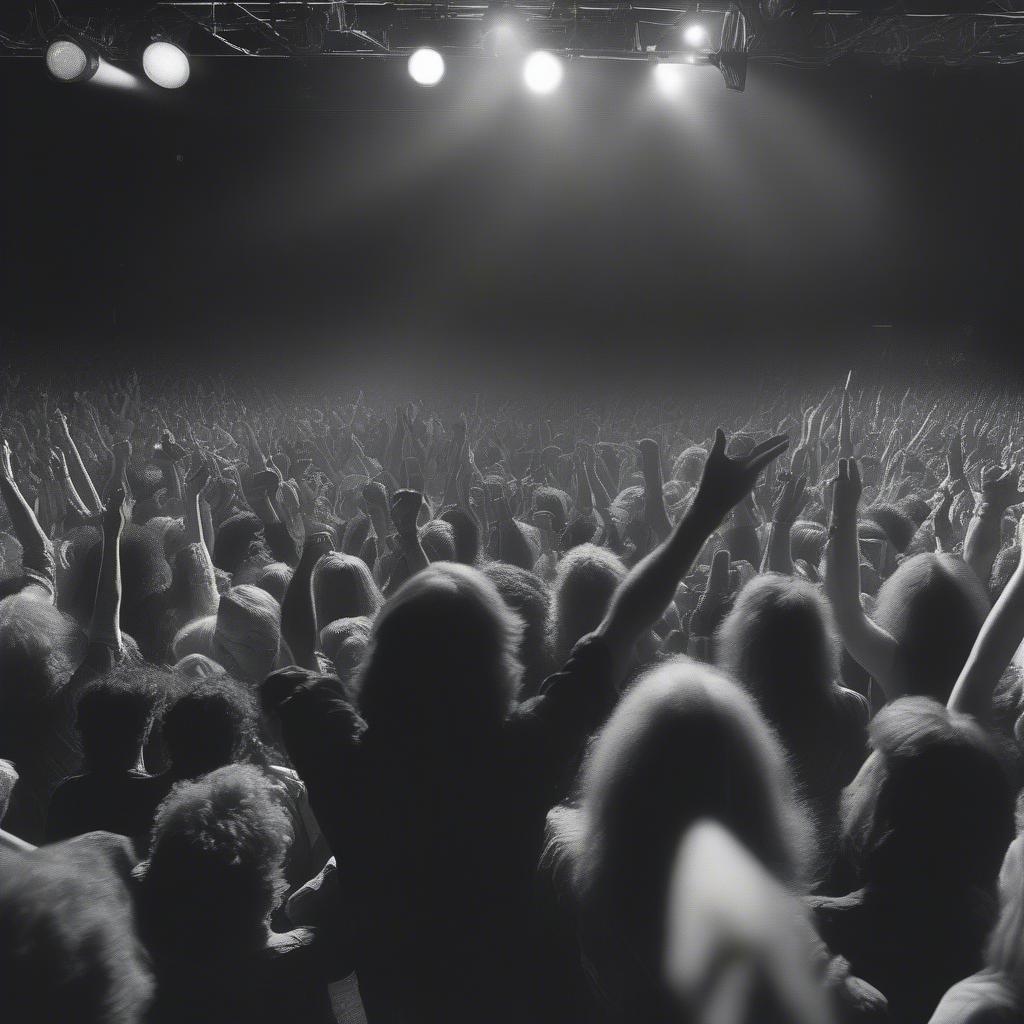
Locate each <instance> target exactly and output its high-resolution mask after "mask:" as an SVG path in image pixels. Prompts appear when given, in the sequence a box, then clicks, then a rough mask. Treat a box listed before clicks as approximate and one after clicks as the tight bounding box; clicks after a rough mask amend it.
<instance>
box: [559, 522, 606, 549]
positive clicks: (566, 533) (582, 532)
mask: <svg viewBox="0 0 1024 1024" xmlns="http://www.w3.org/2000/svg"><path fill="white" fill-rule="evenodd" d="M597 530H598V520H597V517H596V516H595V515H594V514H593V513H586V514H581V515H577V516H573V518H572V519H571V520H570V521H569V525H568V526H566V528H565V529H564V530H563V531H562V536H561V539H560V544H561V548H562V550H563V551H571V550H572V549H573V548H575V547H579V546H580V545H581V544H589V543H590V542H591V541H592V540H593V539H594V537H595V535H596V534H597Z"/></svg>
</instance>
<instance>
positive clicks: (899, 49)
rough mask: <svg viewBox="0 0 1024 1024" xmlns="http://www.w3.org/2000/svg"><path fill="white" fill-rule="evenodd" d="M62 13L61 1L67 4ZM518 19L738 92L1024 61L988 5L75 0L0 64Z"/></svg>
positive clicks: (450, 35)
mask: <svg viewBox="0 0 1024 1024" xmlns="http://www.w3.org/2000/svg"><path fill="white" fill-rule="evenodd" d="M63 2H64V3H65V4H66V3H67V2H68V0H63ZM496 12H498V13H501V12H507V13H509V14H512V15H514V17H515V18H516V19H517V22H518V24H520V25H522V26H523V27H524V30H525V32H526V33H527V34H528V36H529V40H530V45H531V47H535V48H543V49H548V50H552V51H554V52H557V53H560V54H561V55H562V56H563V57H565V58H567V59H576V58H580V59H608V60H646V61H651V60H659V59H669V60H688V61H689V62H691V63H709V64H716V65H717V66H718V67H719V68H720V69H721V70H722V73H723V75H724V76H725V78H726V82H727V84H728V85H729V86H730V87H731V88H742V83H743V80H744V78H745V74H746V65H747V63H748V62H762V63H776V64H788V65H793V66H800V67H826V66H829V65H832V64H834V63H836V62H838V61H841V60H854V59H862V60H870V61H874V62H883V63H886V64H890V65H898V66H904V65H915V64H942V65H948V66H976V65H982V64H1009V63H1017V62H1019V61H1021V60H1024V10H1021V11H1016V10H1012V9H1008V8H1007V7H1005V6H1002V5H1000V4H998V3H993V4H992V5H991V6H980V7H979V6H978V5H975V7H974V9H972V10H969V11H964V12H962V13H929V12H927V11H925V10H920V11H918V12H915V11H913V10H908V8H907V7H906V6H903V7H901V8H900V9H899V11H898V12H896V11H895V10H894V9H893V8H879V9H878V10H875V11H871V10H865V9H850V10H833V9H827V10H815V9H813V8H812V7H809V6H808V2H807V0H737V2H735V3H734V2H728V0H710V2H708V3H694V2H687V3H680V2H676V3H673V2H665V3H658V0H645V2H641V3H609V4H596V3H575V2H572V0H553V2H550V3H543V4H542V3H515V4H511V3H509V4H505V3H501V2H495V3H481V2H477V3H474V2H461V0H443V2H438V3H432V2H424V3H406V2H383V0H346V2H334V0H308V2H304V0H275V2H272V3H268V2H252V3H249V2H243V3H237V2H232V0H163V2H158V3H156V4H153V5H150V6H148V7H146V8H145V9H144V11H143V12H142V13H133V12H132V11H131V10H128V9H124V8H122V9H121V11H114V12H113V13H111V8H110V5H109V0H95V2H93V0H77V3H76V6H75V7H74V9H73V10H72V9H71V8H70V7H68V9H67V11H66V12H64V13H62V12H61V11H60V9H59V8H58V7H57V6H56V5H55V4H54V2H53V0H45V2H44V0H38V2H37V3H36V4H35V5H33V14H32V16H31V17H30V18H29V20H28V24H27V26H26V27H25V28H24V29H23V30H22V31H21V32H19V33H13V34H12V33H6V34H0V54H2V53H19V54H24V53H37V54H39V55H42V53H43V52H44V51H45V48H46V45H47V41H48V40H49V39H50V38H52V37H53V36H54V35H55V34H57V33H58V32H60V31H61V30H62V29H73V30H74V31H76V32H77V33H78V34H79V35H80V36H82V37H83V38H89V39H92V40H94V41H95V42H96V43H97V44H98V45H102V47H103V52H104V53H105V54H109V55H110V56H111V57H112V59H117V58H119V57H120V58H122V59H125V60H132V59H137V47H138V39H139V37H140V34H141V35H145V34H146V33H147V32H148V31H151V30H153V29H154V28H157V29H161V30H164V31H166V30H167V26H168V25H170V26H172V27H173V29H174V30H175V31H176V32H177V33H179V35H181V34H187V43H186V44H185V47H186V49H187V51H188V53H189V54H190V55H193V56H203V55H224V54H238V55H243V56H248V57H289V56H291V57H310V56H325V57H333V56H352V55H357V56H361V57H382V58H384V57H389V56H397V57H408V55H409V54H410V53H411V52H412V51H413V50H415V49H417V48H418V47H421V46H430V47H432V48H434V49H436V50H438V51H439V52H441V53H442V54H444V55H445V56H449V55H452V56H455V55H478V56H483V55H484V54H485V52H486V51H485V49H484V47H483V46H482V37H483V34H484V28H485V26H486V21H485V19H486V18H487V17H488V16H490V17H492V18H493V16H494V15H495V13H496ZM694 17H699V18H702V19H705V21H706V22H707V23H708V24H709V26H711V32H712V40H711V42H710V44H709V46H708V48H707V49H706V50H702V51H694V50H688V49H687V48H686V46H685V44H684V42H683V40H682V34H681V31H680V30H681V26H683V25H684V24H685V23H687V21H688V20H689V19H692V18H694Z"/></svg>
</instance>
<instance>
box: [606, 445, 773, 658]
mask: <svg viewBox="0 0 1024 1024" xmlns="http://www.w3.org/2000/svg"><path fill="white" fill-rule="evenodd" d="M725 444H726V439H725V433H724V431H723V430H722V429H721V428H719V429H718V430H717V431H716V433H715V442H714V445H713V446H712V448H711V453H710V454H709V455H708V458H707V462H705V464H704V472H703V475H702V476H701V481H700V486H699V487H698V489H697V494H696V496H695V497H694V500H693V502H692V503H691V505H690V508H689V509H688V510H687V512H686V514H685V515H684V516H683V518H682V519H681V520H680V521H679V522H678V524H677V525H676V527H675V529H674V530H672V532H671V534H670V535H669V537H668V539H667V540H666V541H665V542H664V543H663V544H660V545H658V547H657V548H655V549H654V550H653V551H652V552H651V553H650V554H649V555H647V556H646V558H644V559H643V560H642V561H640V562H639V563H638V564H637V565H636V566H634V568H633V569H632V570H631V571H630V573H629V575H628V576H627V577H626V578H625V579H624V580H623V581H622V583H621V584H620V585H619V588H618V590H617V591H616V592H615V596H614V598H613V599H612V603H611V607H610V608H609V610H608V614H607V615H606V616H605V619H604V621H603V622H602V623H601V625H600V626H599V627H598V629H597V632H598V634H599V635H601V636H602V637H603V638H604V640H605V642H606V643H607V644H608V646H609V648H610V649H611V652H612V657H613V659H614V661H615V670H616V674H617V676H618V678H621V677H622V675H623V674H624V672H625V671H626V669H627V667H628V665H629V662H630V660H631V658H632V655H633V648H634V646H635V644H636V642H637V640H639V639H640V637H641V636H643V634H644V633H645V632H646V631H647V630H649V629H650V628H651V627H652V626H653V625H654V623H655V622H657V620H658V619H659V618H660V617H661V615H662V614H663V613H664V611H665V609H666V608H667V607H668V606H669V603H670V602H671V601H672V599H673V597H674V596H675V592H676V588H677V587H678V586H679V581H680V580H681V579H682V578H683V576H685V575H686V573H687V572H688V571H689V569H690V566H691V565H692V564H693V560H694V559H695V558H696V557H697V554H698V553H699V552H700V549H701V548H702V547H703V546H704V542H705V541H706V540H707V539H708V537H710V536H711V534H712V532H714V530H715V529H716V528H717V527H718V525H719V524H720V523H721V522H722V519H723V518H724V517H725V516H726V514H727V513H728V512H729V510H730V509H732V508H733V506H734V505H736V503H737V502H739V501H742V500H743V498H744V497H746V495H747V494H749V493H750V491H751V489H752V488H753V486H754V484H755V482H756V481H757V478H758V476H759V475H760V473H761V471H762V470H763V469H764V468H765V466H767V465H768V463H770V462H771V461H772V459H775V458H777V457H778V456H779V455H781V454H782V453H783V452H784V451H785V450H786V448H787V447H788V446H789V441H788V440H787V439H786V437H785V436H784V435H781V434H780V435H777V436H775V437H773V438H770V439H769V440H768V441H765V442H763V443H762V444H759V445H758V446H757V447H756V448H754V449H753V450H752V451H751V452H750V454H749V455H747V456H746V457H745V458H741V459H731V458H729V456H727V455H726V454H725Z"/></svg>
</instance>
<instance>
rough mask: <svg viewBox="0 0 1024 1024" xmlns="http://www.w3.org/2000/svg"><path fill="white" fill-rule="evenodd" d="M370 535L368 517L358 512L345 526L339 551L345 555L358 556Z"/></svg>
mask: <svg viewBox="0 0 1024 1024" xmlns="http://www.w3.org/2000/svg"><path fill="white" fill-rule="evenodd" d="M369 534H370V517H369V516H368V515H367V514H366V513H365V512H358V513H356V515H354V516H353V517H352V518H351V519H350V520H349V521H348V522H347V523H346V524H345V530H344V532H343V534H342V538H341V550H342V551H343V552H344V553H345V554H346V555H358V554H359V552H360V551H361V550H362V548H363V544H365V543H366V538H367V537H368V536H369Z"/></svg>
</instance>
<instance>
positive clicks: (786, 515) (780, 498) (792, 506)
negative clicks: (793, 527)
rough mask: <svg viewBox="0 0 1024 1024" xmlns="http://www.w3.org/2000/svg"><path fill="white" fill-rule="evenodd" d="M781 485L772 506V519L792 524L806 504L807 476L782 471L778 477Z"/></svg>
mask: <svg viewBox="0 0 1024 1024" xmlns="http://www.w3.org/2000/svg"><path fill="white" fill-rule="evenodd" d="M779 479H780V481H782V486H781V487H780V488H779V492H778V494H777V495H776V497H775V502H774V504H773V506H772V519H773V520H774V521H775V522H776V523H789V524H792V523H794V522H796V520H797V519H798V518H799V517H800V513H801V512H803V510H804V508H805V507H806V505H807V501H808V498H809V495H808V494H807V477H805V476H798V477H795V476H793V474H792V473H783V474H782V475H781V476H780V477H779Z"/></svg>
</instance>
